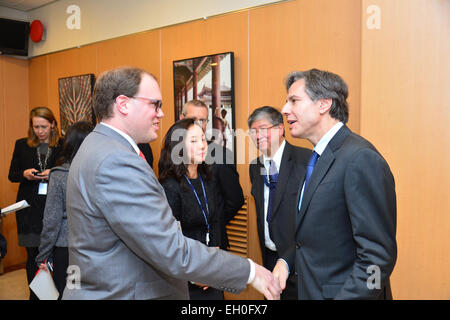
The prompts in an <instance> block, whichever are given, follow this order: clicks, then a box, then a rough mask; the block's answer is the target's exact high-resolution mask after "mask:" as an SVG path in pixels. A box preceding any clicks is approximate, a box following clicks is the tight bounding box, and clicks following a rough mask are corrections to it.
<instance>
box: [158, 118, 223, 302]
mask: <svg viewBox="0 0 450 320" xmlns="http://www.w3.org/2000/svg"><path fill="white" fill-rule="evenodd" d="M207 148H208V145H207V143H206V139H205V135H204V133H203V130H202V127H201V126H200V125H198V124H196V123H195V120H193V119H190V118H185V119H183V120H180V121H177V122H176V123H175V124H174V125H173V126H172V127H171V128H170V129H169V131H168V132H167V134H166V136H165V139H164V145H163V148H162V151H161V157H160V160H159V180H160V182H161V184H162V186H163V187H164V190H165V192H166V196H167V200H168V202H169V205H170V207H171V208H172V212H173V215H174V216H175V218H176V219H177V220H178V221H179V223H180V227H181V230H182V232H183V234H184V235H185V236H186V237H189V238H192V239H195V240H198V241H200V242H202V243H204V244H206V245H208V246H210V247H219V246H220V244H221V237H222V235H221V231H220V230H221V228H220V216H221V214H222V212H221V211H222V210H223V200H222V198H221V196H220V195H219V194H218V192H217V187H216V185H215V183H214V180H213V179H212V174H211V168H210V166H209V165H207V164H205V162H204V161H205V157H206V153H207ZM189 295H190V298H191V300H221V299H223V292H222V291H220V290H217V289H214V288H210V287H207V286H204V285H202V284H198V283H189Z"/></svg>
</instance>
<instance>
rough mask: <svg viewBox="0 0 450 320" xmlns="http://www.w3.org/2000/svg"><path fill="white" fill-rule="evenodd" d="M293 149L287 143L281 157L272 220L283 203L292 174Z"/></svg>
mask: <svg viewBox="0 0 450 320" xmlns="http://www.w3.org/2000/svg"><path fill="white" fill-rule="evenodd" d="M291 155H292V148H291V145H290V144H289V143H288V142H287V141H286V145H285V147H284V151H283V156H282V157H281V164H280V173H279V175H278V182H277V189H276V192H275V200H274V204H273V210H272V219H273V217H274V216H275V214H276V212H277V210H278V207H279V206H280V203H281V198H283V195H284V193H285V190H286V186H287V184H288V180H289V176H290V174H291V173H292V171H291V168H292V164H293V163H292V161H291V160H292V159H291Z"/></svg>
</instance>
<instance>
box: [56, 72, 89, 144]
mask: <svg viewBox="0 0 450 320" xmlns="http://www.w3.org/2000/svg"><path fill="white" fill-rule="evenodd" d="M94 83H95V76H94V74H85V75H80V76H73V77H67V78H60V79H58V91H59V111H60V115H61V135H63V136H64V135H65V134H66V132H67V129H68V128H69V127H70V126H71V125H72V124H74V123H75V122H78V121H90V122H92V124H94V125H95V122H96V121H95V114H94V109H93V102H92V91H93V90H94Z"/></svg>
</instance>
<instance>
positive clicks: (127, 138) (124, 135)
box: [100, 122, 141, 154]
mask: <svg viewBox="0 0 450 320" xmlns="http://www.w3.org/2000/svg"><path fill="white" fill-rule="evenodd" d="M100 124H102V125H104V126H106V127H108V128H110V129H112V130H114V131H115V132H117V133H118V134H120V135H121V136H122V137H124V138H125V139H126V140H127V141H128V142H129V143H130V144H131V146H132V147H133V149H134V151H136V153H137V154H139V153H140V152H141V151H140V150H139V147H138V146H137V144H136V142H134V140H133V139H132V138H131V137H130V136H129V135H127V134H126V133H125V132H123V131H122V130H119V129H117V128H116V127H113V126H112V125H109V124H106V123H104V122H100Z"/></svg>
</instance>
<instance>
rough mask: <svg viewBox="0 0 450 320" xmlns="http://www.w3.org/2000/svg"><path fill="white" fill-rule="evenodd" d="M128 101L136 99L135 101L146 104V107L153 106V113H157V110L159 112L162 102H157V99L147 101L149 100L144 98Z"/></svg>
mask: <svg viewBox="0 0 450 320" xmlns="http://www.w3.org/2000/svg"><path fill="white" fill-rule="evenodd" d="M130 99H136V100H139V99H140V100H142V101H144V102H145V103H147V104H148V105H154V106H155V111H156V112H158V111H159V110H161V108H162V101H161V100H157V99H149V98H144V97H136V96H134V97H130Z"/></svg>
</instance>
